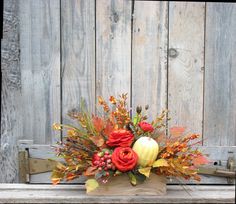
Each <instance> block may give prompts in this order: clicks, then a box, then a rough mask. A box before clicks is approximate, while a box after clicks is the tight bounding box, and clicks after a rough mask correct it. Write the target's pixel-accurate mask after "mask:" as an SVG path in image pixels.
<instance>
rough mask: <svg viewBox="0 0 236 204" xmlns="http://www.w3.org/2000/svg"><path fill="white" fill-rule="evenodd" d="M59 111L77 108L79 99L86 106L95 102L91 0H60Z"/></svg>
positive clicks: (63, 112)
mask: <svg viewBox="0 0 236 204" xmlns="http://www.w3.org/2000/svg"><path fill="white" fill-rule="evenodd" d="M61 8H62V11H61V12H62V13H61V17H62V27H61V31H62V36H61V37H62V114H63V123H72V121H71V119H69V117H68V116H67V113H68V111H70V110H72V109H74V108H75V109H78V108H79V104H80V100H81V98H83V99H85V102H86V103H87V104H86V105H87V108H88V109H89V110H91V111H93V110H94V103H95V1H94V0H71V1H67V0H62V1H61Z"/></svg>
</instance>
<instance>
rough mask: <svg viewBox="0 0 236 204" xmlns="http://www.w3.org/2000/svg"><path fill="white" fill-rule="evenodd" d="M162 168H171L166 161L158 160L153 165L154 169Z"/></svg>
mask: <svg viewBox="0 0 236 204" xmlns="http://www.w3.org/2000/svg"><path fill="white" fill-rule="evenodd" d="M160 166H169V164H168V162H167V161H166V160H165V159H158V160H156V161H155V162H154V163H153V165H152V167H160Z"/></svg>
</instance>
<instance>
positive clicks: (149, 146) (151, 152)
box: [133, 137, 159, 167]
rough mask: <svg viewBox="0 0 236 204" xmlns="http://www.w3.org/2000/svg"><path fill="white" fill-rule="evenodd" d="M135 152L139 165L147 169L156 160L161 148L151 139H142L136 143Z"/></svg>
mask: <svg viewBox="0 0 236 204" xmlns="http://www.w3.org/2000/svg"><path fill="white" fill-rule="evenodd" d="M133 150H134V151H135V152H136V154H137V155H138V164H139V165H140V166H142V167H147V166H151V165H152V164H153V162H154V161H155V160H156V158H157V155H158V151H159V146H158V143H157V142H156V141H155V140H154V139H152V138H151V137H141V138H139V139H138V140H137V141H136V142H135V143H134V145H133Z"/></svg>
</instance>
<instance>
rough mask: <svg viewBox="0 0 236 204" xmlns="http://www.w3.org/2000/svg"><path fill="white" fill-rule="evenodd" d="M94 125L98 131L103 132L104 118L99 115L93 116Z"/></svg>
mask: <svg viewBox="0 0 236 204" xmlns="http://www.w3.org/2000/svg"><path fill="white" fill-rule="evenodd" d="M92 120H93V126H94V128H95V130H96V131H97V132H101V131H102V129H103V127H104V121H103V119H102V118H99V117H98V116H93V118H92Z"/></svg>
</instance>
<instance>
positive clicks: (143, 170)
mask: <svg viewBox="0 0 236 204" xmlns="http://www.w3.org/2000/svg"><path fill="white" fill-rule="evenodd" d="M138 171H139V173H140V174H143V175H144V176H146V177H149V176H150V171H151V167H145V168H141V169H139V170H138Z"/></svg>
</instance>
